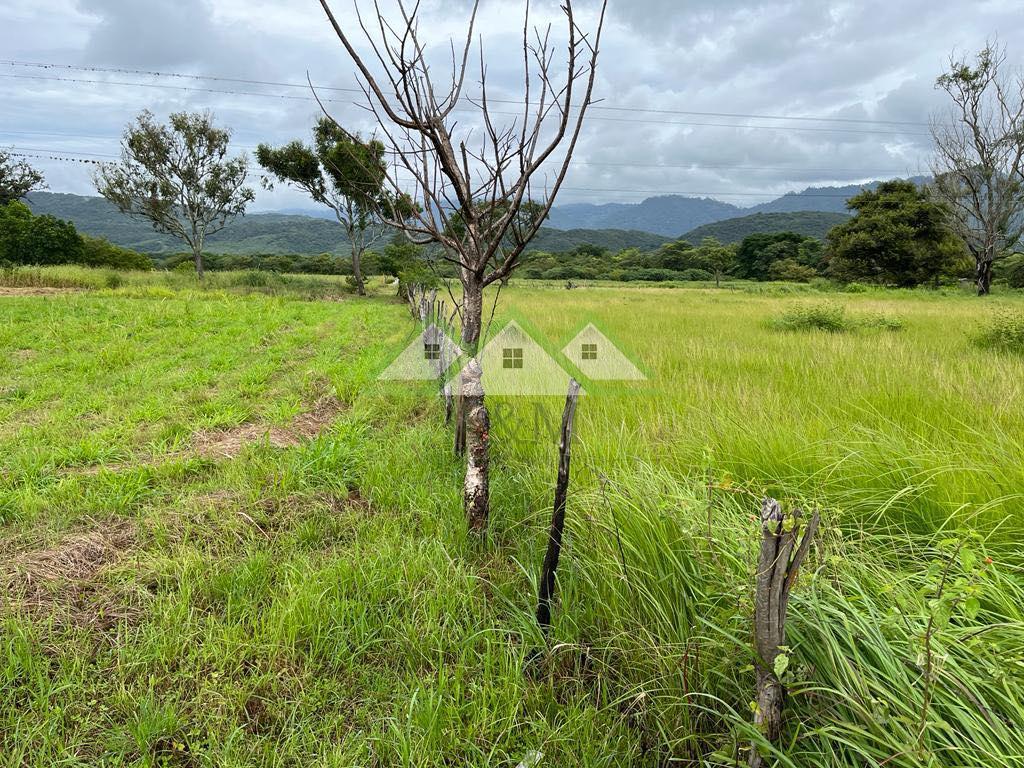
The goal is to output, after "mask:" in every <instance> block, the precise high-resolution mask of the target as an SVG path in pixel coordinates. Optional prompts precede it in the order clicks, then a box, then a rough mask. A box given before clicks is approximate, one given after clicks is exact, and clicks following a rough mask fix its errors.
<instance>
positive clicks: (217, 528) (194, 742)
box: [0, 270, 1024, 768]
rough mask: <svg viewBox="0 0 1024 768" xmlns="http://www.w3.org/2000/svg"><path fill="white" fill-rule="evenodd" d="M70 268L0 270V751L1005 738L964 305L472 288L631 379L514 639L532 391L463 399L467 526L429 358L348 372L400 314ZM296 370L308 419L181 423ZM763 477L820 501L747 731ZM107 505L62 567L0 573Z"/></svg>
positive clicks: (602, 404) (990, 389)
mask: <svg viewBox="0 0 1024 768" xmlns="http://www.w3.org/2000/svg"><path fill="white" fill-rule="evenodd" d="M44 274H46V275H49V276H51V277H53V276H54V275H55V274H57V273H56V272H53V271H45V270H44ZM62 274H64V275H65V276H66V277H68V276H71V275H72V272H70V271H69V272H64V273H62ZM92 274H94V273H85V275H84V276H83V277H82V280H83V282H86V280H87V279H88V280H91V282H90V285H91V287H92V288H93V289H94V290H93V291H92V292H90V293H74V294H69V295H66V296H61V297H58V298H52V297H49V298H45V299H43V298H33V297H28V296H17V297H0V353H2V354H0V563H3V565H2V566H0V588H2V589H3V590H4V593H3V596H4V601H3V603H2V607H0V753H2V754H3V755H4V756H5V759H6V761H7V762H9V763H11V764H12V765H28V766H50V765H102V764H110V765H125V764H134V765H170V766H175V765H177V766H190V765H260V766H286V765H316V766H331V765H334V766H350V765H368V766H371V765H375V766H385V765H388V766H390V765H402V766H450V765H460V766H480V767H481V768H483V766H495V765H510V766H515V765H518V764H519V763H520V762H521V761H523V760H525V759H527V758H528V757H529V756H533V757H529V759H530V760H532V759H534V757H535V753H536V752H541V753H543V757H542V758H541V762H540V765H558V766H596V765H636V766H652V768H653V766H663V765H669V764H679V765H693V766H698V765H702V766H734V765H736V763H737V761H739V762H740V763H741V764H742V762H743V760H744V758H745V752H744V751H743V750H744V749H745V748H747V746H748V745H749V744H750V743H751V742H756V743H758V744H759V746H760V748H762V749H763V750H765V751H766V752H768V753H770V754H771V755H772V761H774V763H775V764H776V765H779V766H788V767H791V768H792V767H799V768H811V767H812V766H813V767H814V768H817V766H826V765H827V766H843V767H846V766H849V767H850V768H853V766H864V765H882V764H884V765H886V766H900V767H901V768H926V767H927V768H936V767H937V766H949V767H951V768H960V767H963V768H966V767H967V766H972V767H973V766H979V765H986V766H988V765H992V766H999V767H1000V768H1002V767H1003V766H1006V767H1007V768H1009V767H1010V766H1017V765H1020V764H1022V761H1024V735H1022V734H1024V732H1022V731H1021V729H1020V728H1019V727H1018V724H1019V723H1020V722H1024V711H1022V710H1024V704H1022V700H1021V697H1020V695H1019V691H1020V690H1021V689H1022V687H1024V667H1022V666H1021V664H1022V656H1021V649H1022V648H1024V616H1022V612H1024V608H1022V606H1024V576H1022V571H1021V568H1022V565H1024V563H1022V558H1021V556H1020V548H1019V543H1018V542H1019V537H1020V535H1021V534H1022V533H1024V505H1022V496H1021V489H1022V488H1024V446H1022V443H1021V439H1020V429H1019V426H1020V424H1021V423H1022V422H1024V400H1022V399H1021V398H1020V394H1021V392H1020V387H1021V384H1020V382H1021V381H1024V376H1022V374H1024V359H1022V358H1020V357H1019V356H1016V355H999V354H993V353H992V351H991V350H989V349H984V348H981V347H979V346H978V345H977V344H976V343H975V335H976V328H977V327H978V324H979V323H980V322H981V321H982V320H983V319H984V318H985V317H986V314H987V312H988V309H987V304H981V303H979V302H978V301H977V300H973V299H969V298H966V297H958V296H940V295H930V294H926V293H920V294H916V293H909V292H901V293H899V294H886V293H884V292H880V291H877V290H871V291H868V292H865V293H858V294H849V295H847V294H836V293H833V294H831V295H830V297H829V298H830V299H831V300H832V301H833V302H837V303H838V305H839V306H840V307H842V310H843V315H844V317H846V318H856V319H862V318H865V317H871V316H873V315H875V316H877V315H880V316H884V317H898V318H900V319H903V320H905V324H904V327H903V330H902V332H900V333H893V334H890V333H871V332H849V333H820V332H800V333H779V332H777V331H776V330H774V329H773V328H772V327H770V326H769V325H768V324H767V321H768V320H769V319H770V318H773V317H779V316H782V315H784V314H785V313H786V312H787V311H788V310H790V309H791V308H792V307H793V306H796V305H797V304H802V303H803V302H805V301H806V300H807V297H806V296H804V295H802V294H803V293H804V292H805V291H806V290H812V289H807V288H802V289H801V295H799V296H789V295H787V294H784V293H783V292H781V291H777V292H774V291H773V292H767V293H764V294H754V293H746V292H744V291H743V290H722V291H714V290H703V289H692V290H682V289H678V288H676V289H665V288H636V287H629V288H622V289H620V288H617V287H606V286H600V287H585V288H581V289H579V290H574V291H571V292H567V291H565V290H564V289H562V288H560V287H558V286H551V287H544V286H529V287H519V286H512V287H511V288H507V289H505V291H503V292H502V301H503V304H502V305H501V306H500V307H499V310H498V316H497V319H496V322H495V327H500V324H501V322H502V320H503V318H504V317H505V316H508V315H511V314H512V313H517V314H521V315H522V316H525V317H526V318H527V319H529V321H530V324H531V325H532V326H533V327H535V328H537V329H539V332H540V333H542V334H543V335H544V336H545V337H546V340H547V341H548V342H550V344H549V346H550V348H552V349H555V350H557V349H559V348H560V347H561V346H563V345H564V344H565V343H566V342H568V340H569V339H571V338H572V337H573V336H574V335H575V333H576V331H577V330H578V328H579V327H580V326H581V325H582V324H584V323H586V322H591V321H592V322H594V323H596V324H597V325H598V326H599V327H600V328H601V329H602V330H603V331H605V332H606V333H607V335H608V336H609V337H610V338H612V339H613V341H616V342H617V343H618V344H619V346H620V347H621V348H622V349H623V351H624V352H625V353H627V354H628V355H630V356H631V357H633V358H634V359H635V360H636V362H637V363H638V364H640V365H641V366H642V367H643V369H644V370H645V372H646V373H647V376H648V380H647V381H646V382H642V383H637V384H630V385H625V386H620V385H615V384H609V383H602V382H585V386H586V389H587V393H588V394H587V396H586V397H584V398H583V399H582V400H581V402H580V406H579V410H578V417H577V418H578V421H577V428H576V433H577V435H578V442H577V444H576V446H574V454H573V462H574V463H573V477H572V485H571V494H570V500H569V509H568V524H569V528H568V530H567V536H566V547H565V550H564V560H563V562H562V565H561V566H560V570H559V592H558V596H559V599H558V602H557V604H556V606H555V623H554V626H553V629H552V637H551V642H550V644H549V645H547V646H545V645H544V641H543V639H542V638H541V636H540V634H539V632H538V630H537V628H536V624H535V622H534V619H533V597H534V595H535V587H536V578H537V572H538V569H539V564H540V560H541V555H542V553H543V548H544V543H545V536H546V527H547V523H548V518H549V515H550V504H551V485H552V483H553V479H554V470H555V455H556V444H557V441H556V439H555V438H554V435H553V433H552V432H551V430H550V425H551V424H553V423H556V422H557V414H558V412H559V409H560V403H559V402H557V399H556V398H553V399H552V401H551V402H547V401H541V402H532V401H526V400H523V399H521V398H511V399H508V400H507V401H503V400H501V399H500V398H492V405H493V406H494V409H495V416H494V420H493V428H492V437H493V445H494V454H493V457H492V458H493V478H492V480H493V513H492V514H493V517H492V529H491V536H490V539H489V540H488V542H486V543H485V544H478V543H473V542H471V541H470V540H468V539H467V537H466V535H465V523H464V521H463V520H462V514H461V507H460V495H459V481H460V473H461V470H462V467H461V465H460V463H459V461H458V460H456V459H454V458H453V457H452V456H451V450H450V439H451V436H450V434H449V433H447V432H446V431H445V430H444V429H443V428H442V427H441V424H442V422H443V419H442V414H441V408H440V406H439V403H438V400H437V397H436V393H435V392H434V390H433V387H432V386H431V385H425V386H422V387H421V386H417V385H409V384H384V383H381V382H377V381H376V380H375V376H376V374H377V372H378V371H380V370H382V369H383V368H384V367H385V366H386V365H387V364H388V362H389V361H390V360H391V359H392V356H393V355H394V354H395V353H396V352H397V351H398V350H400V349H402V348H403V347H404V345H405V343H407V339H408V337H409V334H410V332H411V331H412V328H411V327H410V324H409V322H410V321H409V320H408V314H407V312H406V311H405V308H404V307H403V306H401V305H400V304H398V303H396V302H391V301H388V300H383V299H370V300H346V301H342V302H340V303H333V302H330V303H329V302H316V301H292V300H289V299H295V298H298V299H302V298H305V297H306V296H305V295H304V293H303V292H304V290H305V287H304V285H303V283H302V282H301V281H298V282H291V280H290V276H282V277H281V278H280V281H279V279H278V278H277V277H267V276H264V275H262V274H259V275H251V274H250V275H246V274H245V273H241V274H235V275H225V276H219V275H211V276H210V277H211V280H210V283H209V284H208V286H204V287H203V288H199V287H198V286H196V285H195V280H194V278H191V279H190V278H189V276H181V275H170V276H168V275H163V274H152V275H134V274H128V275H126V276H125V278H124V280H125V282H124V284H123V285H121V286H118V287H107V286H105V285H104V284H103V277H102V274H103V273H102V272H97V273H95V274H96V278H95V279H92V278H90V277H88V276H89V275H92ZM190 280H191V281H190ZM179 281H180V282H179ZM327 284H328V285H330V284H331V282H330V281H327ZM378 290H380V291H381V292H382V293H384V292H385V291H384V289H383V287H380V288H379V289H378ZM996 300H997V301H1001V302H1002V303H1003V305H1005V306H1007V307H1011V308H1012V307H1015V306H1016V305H1017V302H1018V301H1019V300H1017V299H1014V298H1012V297H1004V298H1002V299H1000V298H998V297H996ZM325 396H332V397H334V398H336V399H337V400H338V401H339V402H340V403H342V407H341V408H339V410H338V413H337V415H336V417H335V420H334V421H333V422H332V423H331V424H329V425H328V426H327V427H326V428H325V429H324V431H323V432H322V433H321V434H320V435H319V436H318V437H316V438H315V439H312V440H310V441H307V442H303V443H302V444H299V445H296V446H294V447H290V448H282V449H278V448H274V447H273V445H271V444H270V443H268V442H267V441H263V442H253V443H252V444H250V445H247V446H245V447H244V449H243V450H242V451H241V452H240V453H239V454H238V455H236V456H234V457H223V458H217V457H210V456H198V455H194V454H192V453H190V450H189V446H190V445H191V444H192V442H191V441H192V438H193V436H194V435H195V434H197V433H204V432H208V431H210V430H227V429H232V428H234V427H237V426H238V425H240V424H249V423H254V424H261V425H268V426H272V425H276V426H281V425H285V424H287V423H289V422H290V420H292V419H294V418H295V417H296V416H297V415H299V414H301V413H303V412H304V411H306V410H308V409H310V408H311V407H313V405H314V404H315V403H316V402H317V401H318V400H319V399H320V398H322V397H325ZM538 409H540V410H538ZM535 425H539V427H538V428H537V429H536V431H534V427H535ZM545 425H547V426H545ZM764 493H771V494H773V495H775V496H777V497H779V498H782V499H783V501H784V504H785V505H786V506H787V507H793V506H797V505H799V506H803V507H804V508H808V509H809V508H810V507H812V506H817V507H819V508H821V509H822V512H823V529H822V533H821V535H820V536H819V538H818V540H817V543H816V545H815V547H814V548H813V550H812V552H811V556H810V558H809V561H808V563H807V564H806V565H805V566H804V568H803V572H802V574H801V577H800V579H799V582H798V584H797V587H796V590H795V592H794V595H793V600H792V602H791V604H790V623H789V638H788V639H789V646H790V648H791V662H790V666H789V669H788V670H787V672H786V683H787V685H788V687H789V689H790V697H789V699H788V700H787V704H786V719H785V738H784V740H783V741H782V742H781V743H780V744H779V745H777V746H776V747H774V748H772V747H769V745H766V744H764V743H763V740H762V739H760V737H759V736H758V734H756V733H755V732H753V729H752V727H751V725H750V722H751V721H752V717H751V713H750V709H749V702H750V700H751V699H752V697H753V691H754V673H753V658H752V655H751V653H752V651H751V636H750V626H751V624H750V622H751V614H752V606H751V594H752V583H753V576H754V574H753V567H754V561H755V552H756V545H757V541H758V524H757V521H756V520H755V519H754V515H755V514H756V511H757V510H758V508H759V500H760V498H761V496H762V494H764ZM112 532H113V533H116V534H117V535H116V537H115V536H111V538H110V541H111V542H112V543H111V544H110V545H109V546H110V548H111V549H110V550H109V551H108V550H101V554H102V561H101V562H100V563H99V565H97V566H96V567H95V568H94V569H93V570H80V571H76V572H74V573H68V574H66V575H65V577H62V578H57V579H51V578H49V577H47V578H45V579H42V577H39V578H40V579H42V580H41V581H40V580H38V579H37V580H36V581H27V580H26V578H25V574H26V573H29V574H36V575H37V576H38V573H39V570H38V569H39V568H40V564H42V565H44V566H45V568H46V569H47V570H48V571H52V570H54V569H57V570H58V571H59V569H60V568H62V567H64V565H62V564H66V563H69V562H75V563H77V562H78V560H76V559H75V558H74V557H71V556H70V554H69V553H74V552H76V550H74V546H75V543H76V542H77V541H79V540H80V537H82V536H83V535H85V534H88V535H91V536H96V535H98V534H101V533H108V534H110V533H112ZM972 532H977V533H978V535H980V536H981V539H980V540H978V539H976V538H975V536H974V534H973V533H972ZM89 540H90V541H91V540H92V539H89ZM960 542H966V543H967V546H968V547H969V551H970V552H971V555H970V556H969V557H967V556H965V555H964V554H963V553H964V551H965V550H964V548H963V547H960V546H959V545H960ZM115 547H116V548H118V549H117V551H113V550H114V549H115ZM81 557H82V556H79V559H81ZM988 557H990V558H991V559H992V562H991V563H988V562H986V558H988ZM32 569H36V570H32ZM943 574H947V575H948V582H949V584H951V585H954V589H955V591H952V592H951V591H949V590H946V591H945V592H943V595H944V596H942V597H940V591H942V590H943V587H942V579H943ZM951 595H961V596H962V599H960V600H958V601H957V600H954V601H952V602H951V601H950V599H949V598H950V596H951ZM538 648H543V649H544V653H542V654H541V655H540V656H539V657H535V654H534V653H533V652H534V651H535V650H536V649H538Z"/></svg>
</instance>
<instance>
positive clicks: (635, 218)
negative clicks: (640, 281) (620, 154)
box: [547, 176, 928, 238]
mask: <svg viewBox="0 0 1024 768" xmlns="http://www.w3.org/2000/svg"><path fill="white" fill-rule="evenodd" d="M927 180H928V179H927V178H926V177H923V176H915V177H913V178H911V179H910V181H913V182H914V183H915V184H921V183H923V182H926V181H927ZM879 183H880V182H878V181H869V182H864V183H862V184H848V185H845V186H838V187H807V188H806V189H804V190H801V191H800V192H788V193H786V194H785V195H783V196H782V197H778V198H776V199H775V200H770V201H769V202H767V203H761V204H759V205H755V206H752V207H750V208H741V207H739V206H736V205H731V204H730V203H723V202H721V201H720V200H714V199H711V198H708V197H687V196H685V195H661V196H658V197H649V198H647V199H646V200H644V201H643V202H640V203H604V204H601V205H595V204H592V203H570V204H567V205H558V206H555V208H553V209H552V211H551V217H550V218H549V219H548V222H547V223H548V225H549V226H551V227H555V228H556V229H573V228H577V227H586V228H588V229H604V228H609V227H611V228H615V229H638V230H642V231H644V232H655V233H657V234H659V235H665V236H666V237H672V238H677V237H679V236H680V235H682V234H683V233H685V232H690V231H692V230H694V229H696V228H697V227H701V226H703V225H705V224H713V223H714V222H716V221H724V220H725V219H734V218H738V217H746V216H749V215H750V214H754V213H795V212H801V211H823V212H827V213H843V212H845V211H846V201H847V200H848V199H849V198H851V197H853V196H854V195H856V194H857V193H858V192H860V191H861V190H864V189H874V188H875V187H877V186H878V185H879Z"/></svg>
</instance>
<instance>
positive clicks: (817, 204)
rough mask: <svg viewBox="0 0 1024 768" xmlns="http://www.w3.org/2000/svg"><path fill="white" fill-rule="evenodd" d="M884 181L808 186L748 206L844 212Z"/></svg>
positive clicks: (922, 179)
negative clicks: (856, 198) (853, 199)
mask: <svg viewBox="0 0 1024 768" xmlns="http://www.w3.org/2000/svg"><path fill="white" fill-rule="evenodd" d="M928 180H929V177H927V176H912V177H910V178H909V179H907V181H912V182H914V183H915V184H918V185H921V184H924V183H925V182H927V181H928ZM881 183H882V182H880V181H869V182H867V183H864V184H848V185H846V186H845V187H808V188H807V189H805V190H803V191H801V192H787V193H786V194H785V195H783V196H782V197H779V198H776V199H775V200H772V201H771V202H767V203H761V204H760V205H755V206H753V207H751V208H748V209H747V211H746V212H749V213H797V212H800V211H826V212H832V213H843V212H845V211H846V201H847V200H849V199H850V198H851V197H853V196H854V195H856V194H859V193H860V192H861V191H862V190H865V189H874V188H875V187H877V186H878V185H879V184H881Z"/></svg>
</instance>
